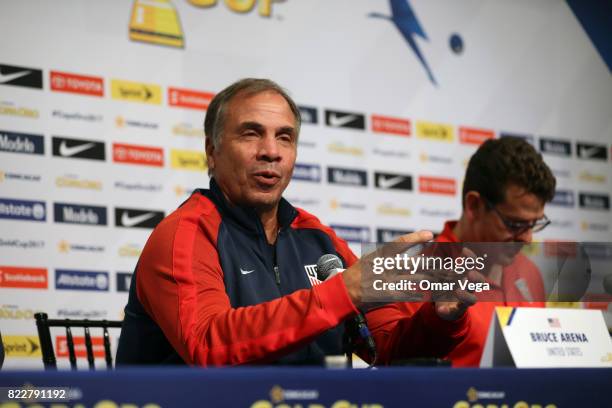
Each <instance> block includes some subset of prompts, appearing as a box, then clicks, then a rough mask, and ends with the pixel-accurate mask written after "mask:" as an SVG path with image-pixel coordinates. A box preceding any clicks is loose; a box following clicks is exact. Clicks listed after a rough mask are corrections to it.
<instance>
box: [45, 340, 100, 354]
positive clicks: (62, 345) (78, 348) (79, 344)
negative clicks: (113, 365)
mask: <svg viewBox="0 0 612 408" xmlns="http://www.w3.org/2000/svg"><path fill="white" fill-rule="evenodd" d="M72 341H73V343H74V354H75V356H76V357H87V347H86V346H85V337H74V336H73V337H72ZM91 346H92V348H93V355H94V357H104V338H102V337H92V338H91ZM55 355H56V356H57V357H59V358H63V357H69V352H68V340H67V339H66V336H57V337H56V338H55Z"/></svg>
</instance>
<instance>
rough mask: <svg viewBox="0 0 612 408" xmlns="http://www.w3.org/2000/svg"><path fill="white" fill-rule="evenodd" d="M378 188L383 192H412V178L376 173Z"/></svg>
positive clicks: (409, 176) (375, 178)
mask: <svg viewBox="0 0 612 408" xmlns="http://www.w3.org/2000/svg"><path fill="white" fill-rule="evenodd" d="M374 184H375V185H376V188H380V189H383V190H405V191H411V190H412V176H411V175H409V174H395V173H380V172H376V173H374Z"/></svg>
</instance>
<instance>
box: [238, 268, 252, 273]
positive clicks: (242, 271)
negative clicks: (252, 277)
mask: <svg viewBox="0 0 612 408" xmlns="http://www.w3.org/2000/svg"><path fill="white" fill-rule="evenodd" d="M252 272H255V269H251V270H250V271H245V270H244V269H242V268H240V273H241V274H243V275H248V274H249V273H252Z"/></svg>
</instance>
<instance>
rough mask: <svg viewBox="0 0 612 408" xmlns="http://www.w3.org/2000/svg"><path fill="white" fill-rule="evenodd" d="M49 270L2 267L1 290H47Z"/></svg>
mask: <svg viewBox="0 0 612 408" xmlns="http://www.w3.org/2000/svg"><path fill="white" fill-rule="evenodd" d="M48 286H49V283H48V279H47V270H46V269H44V268H21V267H15V266H0V287H1V288H23V289H47V287H48Z"/></svg>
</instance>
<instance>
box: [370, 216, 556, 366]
mask: <svg viewBox="0 0 612 408" xmlns="http://www.w3.org/2000/svg"><path fill="white" fill-rule="evenodd" d="M456 224H457V223H456V222H454V221H449V222H446V224H445V225H444V230H443V231H442V233H441V234H440V235H439V236H438V237H437V238H436V241H437V242H459V240H458V239H457V237H456V236H455V235H454V234H453V228H454V227H455V225H456ZM502 276H503V278H502V282H501V285H498V284H496V283H494V282H492V281H489V284H490V287H491V290H490V291H489V292H488V293H489V295H488V297H490V298H492V299H495V300H496V301H486V302H478V303H476V304H475V305H474V306H472V307H470V308H469V309H468V311H467V312H466V313H465V315H464V316H463V317H462V318H461V319H459V320H458V321H457V322H454V323H455V325H456V326H454V328H453V326H452V325H451V326H449V328H448V329H449V331H448V333H447V334H448V335H452V337H453V338H454V339H458V338H460V337H463V339H462V340H461V341H460V342H459V343H458V344H457V345H456V346H455V347H454V348H453V349H452V351H451V352H450V353H448V354H447V355H446V356H445V357H446V358H448V359H450V360H451V361H452V365H453V366H455V367H478V366H479V364H480V357H481V355H482V351H483V349H484V345H485V341H486V338H487V334H488V331H489V325H490V323H491V317H492V315H493V311H494V309H495V307H496V306H514V307H518V306H520V307H544V303H543V302H527V301H524V302H507V301H506V300H505V299H507V298H509V299H524V297H523V296H522V292H521V290H520V287H524V286H525V285H526V286H527V288H528V291H529V293H530V294H532V295H533V298H534V299H543V298H544V284H543V282H542V278H541V277H540V274H539V271H538V269H537V268H536V266H535V265H534V264H533V263H531V261H529V259H527V258H526V257H524V256H521V255H518V256H517V257H516V258H515V261H514V262H513V264H512V265H510V266H509V267H506V268H504V273H503V275H502ZM517 282H519V283H518V284H517ZM523 291H524V289H523ZM423 308H427V309H428V310H432V311H433V308H432V307H431V304H430V303H416V302H405V303H394V304H392V305H388V306H385V307H384V308H381V309H377V310H375V311H373V312H370V313H368V315H367V318H368V325H369V326H370V329H371V330H372V331H377V332H384V328H385V327H387V328H388V330H389V331H391V329H392V328H393V326H394V320H397V319H398V318H399V316H402V315H403V316H405V317H409V316H413V315H414V314H416V313H419V314H422V310H421V309H423ZM428 317H429V318H430V319H435V320H434V322H435V324H434V326H436V327H439V326H440V325H439V323H437V321H438V320H441V319H440V318H439V317H438V316H437V315H436V314H435V311H434V312H433V314H432V313H429V315H428ZM451 328H453V330H450V329H451ZM449 340H450V339H447V340H444V339H443V338H440V341H449ZM376 341H377V343H376V344H377V346H380V345H383V344H380V345H379V343H380V342H381V340H379V339H376ZM387 348H389V346H387ZM396 354H397V353H396ZM394 358H395V356H392V355H389V354H388V353H385V352H384V350H383V353H382V355H381V357H380V358H379V360H380V362H381V363H383V364H385V363H386V364H388V363H390V362H391V360H392V359H394Z"/></svg>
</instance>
